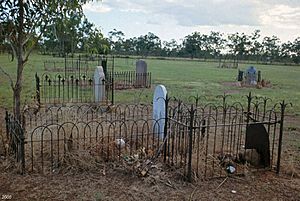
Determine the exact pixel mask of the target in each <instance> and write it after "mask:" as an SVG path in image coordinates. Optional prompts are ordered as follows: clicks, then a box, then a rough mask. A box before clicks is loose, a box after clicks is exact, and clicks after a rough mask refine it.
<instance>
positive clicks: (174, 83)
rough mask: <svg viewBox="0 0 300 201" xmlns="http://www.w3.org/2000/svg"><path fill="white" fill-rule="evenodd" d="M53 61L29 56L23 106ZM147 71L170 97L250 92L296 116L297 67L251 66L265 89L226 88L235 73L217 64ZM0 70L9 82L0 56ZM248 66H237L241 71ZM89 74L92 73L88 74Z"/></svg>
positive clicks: (130, 96) (5, 95) (128, 63)
mask: <svg viewBox="0 0 300 201" xmlns="http://www.w3.org/2000/svg"><path fill="white" fill-rule="evenodd" d="M52 59H53V60H57V59H58V58H53V57H51V56H43V55H38V54H32V55H31V57H30V60H29V62H28V63H27V64H26V67H25V70H24V77H23V80H24V88H23V95H22V98H23V102H29V101H31V100H32V96H33V95H34V93H35V79H34V74H35V73H36V72H37V73H38V74H39V75H42V74H43V73H44V72H45V71H44V64H43V61H45V60H52ZM146 62H147V64H148V71H149V72H151V73H152V83H153V84H154V85H157V84H164V85H165V86H166V88H167V90H168V93H169V95H170V96H175V97H180V98H181V99H183V100H188V99H189V97H190V96H193V95H197V94H198V95H201V96H203V95H204V96H206V99H207V101H216V96H217V95H221V94H223V93H229V94H231V95H232V97H233V98H232V100H240V99H241V97H242V96H244V95H246V94H248V93H249V91H251V92H253V94H254V95H256V96H266V97H269V98H271V99H272V100H273V101H274V102H278V101H281V100H286V102H292V103H293V108H289V109H288V111H289V112H291V113H294V114H299V115H300V105H299V103H300V84H299V83H300V66H278V65H276V66H275V65H254V66H255V67H256V68H257V69H258V70H260V71H261V72H262V78H263V79H265V80H270V81H271V84H272V87H269V88H262V89H256V88H242V87H238V86H234V85H231V84H229V82H234V81H235V80H236V77H237V69H224V68H217V66H218V63H213V62H199V61H191V60H187V61H173V60H158V59H146ZM0 66H1V67H2V68H3V69H4V70H5V71H7V72H8V73H9V74H10V75H11V76H12V77H13V78H15V77H16V64H15V61H14V62H11V61H10V57H9V55H7V54H2V55H0ZM247 66H249V64H240V66H239V68H240V69H241V70H245V69H246V68H247ZM122 70H124V71H125V70H135V61H134V60H133V59H115V71H122ZM91 73H92V72H91ZM152 95H153V87H152V88H151V89H139V90H133V89H132V90H123V91H116V93H115V100H116V102H138V101H142V102H150V101H151V99H152ZM11 106H12V90H11V89H10V84H9V80H8V78H7V77H6V76H5V75H4V74H3V73H0V107H5V108H9V107H11Z"/></svg>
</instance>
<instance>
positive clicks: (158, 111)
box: [153, 85, 167, 138]
mask: <svg viewBox="0 0 300 201" xmlns="http://www.w3.org/2000/svg"><path fill="white" fill-rule="evenodd" d="M166 98H167V89H166V87H165V86H164V85H158V86H156V87H155V90H154V96H153V120H154V121H153V130H154V133H155V134H157V135H158V136H159V137H160V138H163V137H164V127H165V114H166V105H165V100H166Z"/></svg>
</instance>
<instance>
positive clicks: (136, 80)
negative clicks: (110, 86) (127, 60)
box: [107, 71, 151, 89]
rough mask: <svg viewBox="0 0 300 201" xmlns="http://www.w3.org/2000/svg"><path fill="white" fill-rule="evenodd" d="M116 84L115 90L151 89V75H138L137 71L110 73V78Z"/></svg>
mask: <svg viewBox="0 0 300 201" xmlns="http://www.w3.org/2000/svg"><path fill="white" fill-rule="evenodd" d="M107 79H108V80H109V81H110V82H113V83H114V88H115V89H131V88H150V87H151V73H150V72H148V73H136V72H135V71H123V72H110V73H108V78H107Z"/></svg>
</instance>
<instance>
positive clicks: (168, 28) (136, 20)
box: [83, 0, 300, 42]
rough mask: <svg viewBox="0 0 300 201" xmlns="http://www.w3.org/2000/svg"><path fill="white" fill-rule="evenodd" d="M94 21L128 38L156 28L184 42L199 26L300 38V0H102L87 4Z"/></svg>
mask: <svg viewBox="0 0 300 201" xmlns="http://www.w3.org/2000/svg"><path fill="white" fill-rule="evenodd" d="M83 9H84V13H85V15H86V16H87V18H88V20H89V21H90V22H92V23H94V24H95V25H96V26H97V27H98V28H100V29H101V30H102V33H103V34H104V35H105V36H106V37H108V32H109V31H111V30H113V29H116V30H118V31H122V32H123V33H124V34H125V38H131V37H138V36H140V35H145V34H147V33H148V32H152V33H154V34H155V35H157V36H159V37H160V39H161V40H163V41H164V40H165V41H170V40H171V39H175V40H177V41H178V42H179V41H180V40H181V39H183V38H184V37H185V36H186V35H188V34H191V33H192V32H195V31H198V32H200V33H202V34H209V33H210V31H219V32H222V33H224V34H225V35H227V34H230V33H236V32H239V33H245V34H251V33H253V32H254V30H256V29H259V30H261V35H262V36H272V35H275V36H277V37H279V38H280V39H281V41H282V42H287V41H293V40H294V39H295V38H297V37H300V0H102V1H97V2H93V3H89V4H86V5H84V7H83Z"/></svg>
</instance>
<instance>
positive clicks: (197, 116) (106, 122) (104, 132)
mask: <svg viewBox="0 0 300 201" xmlns="http://www.w3.org/2000/svg"><path fill="white" fill-rule="evenodd" d="M220 98H221V100H222V101H221V102H220V104H204V103H202V102H201V101H200V98H199V97H195V99H194V101H193V102H192V103H189V104H185V103H183V102H182V101H180V100H176V101H174V100H172V99H170V98H167V99H166V100H165V104H166V105H165V107H166V108H167V109H166V116H165V118H163V119H160V120H154V119H152V117H151V114H152V111H151V105H146V106H145V105H140V106H137V105H131V106H126V105H123V106H121V105H119V106H116V107H115V108H107V107H106V108H103V107H102V108H101V107H93V106H90V107H89V106H88V105H84V106H74V107H73V108H72V107H69V108H63V107H57V108H54V107H53V108H49V109H48V113H47V112H46V113H45V116H47V117H49V119H50V121H49V119H48V120H47V119H44V117H42V116H41V115H42V114H39V115H40V116H39V115H37V116H39V118H41V122H40V123H38V122H39V121H36V124H38V125H37V126H32V127H31V128H30V129H26V132H25V131H24V129H23V133H25V142H24V143H25V149H23V151H24V152H23V153H22V154H21V155H23V156H24V158H26V160H24V161H23V162H24V164H23V166H22V167H23V170H24V171H25V170H26V171H33V172H36V171H37V172H44V173H45V172H52V171H55V170H56V169H57V168H59V167H61V166H63V165H64V161H66V160H68V157H69V156H70V155H69V153H77V152H78V151H80V152H81V153H84V154H85V156H87V155H88V156H90V157H93V160H96V161H98V162H99V161H111V160H117V161H120V160H128V158H132V157H138V158H144V159H148V160H152V161H154V160H160V161H161V162H163V163H166V164H169V165H171V166H174V167H176V168H178V169H180V170H181V171H182V173H183V174H184V175H185V176H186V178H187V179H188V181H192V180H193V179H209V178H214V177H222V176H226V175H228V174H243V173H244V171H245V169H247V168H249V171H251V170H256V169H260V168H264V169H268V170H275V171H276V172H277V173H279V171H280V156H281V147H282V136H283V125H284V113H285V108H286V106H287V104H286V103H285V102H284V101H283V102H281V103H279V104H275V105H271V104H270V100H269V99H267V98H256V97H253V96H252V95H251V94H249V95H248V96H247V101H245V102H244V104H243V103H241V102H234V103H229V102H228V99H229V96H226V95H224V96H220ZM134 108H135V109H134ZM68 110H69V111H70V113H71V114H74V115H75V116H76V115H80V113H81V114H83V115H82V116H81V117H84V118H73V119H72V118H70V119H64V117H63V116H64V115H66V114H67V112H66V111H68ZM50 114H51V115H50ZM88 114H89V115H88ZM30 115H32V113H30ZM30 115H29V116H30ZM93 115H94V116H93ZM33 116H34V115H33ZM91 116H93V117H91ZM31 117H32V116H31ZM25 119H26V120H27V121H26V122H24V123H23V124H24V125H25V127H29V125H31V123H32V122H31V123H30V122H29V121H28V116H27V117H25ZM161 120H164V125H165V126H164V129H157V128H158V127H160V126H162V125H160V122H161ZM7 125H8V126H9V127H12V128H13V126H11V125H12V124H11V123H10V122H9V121H8V124H7ZM21 128H22V127H21ZM158 130H163V133H157V131H158ZM10 133H11V132H10ZM162 136H163V137H162ZM24 143H23V145H24ZM16 153H17V152H16ZM247 154H248V155H247ZM25 161H26V165H25Z"/></svg>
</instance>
